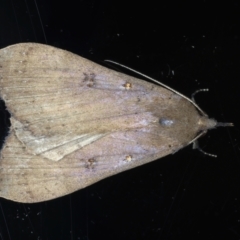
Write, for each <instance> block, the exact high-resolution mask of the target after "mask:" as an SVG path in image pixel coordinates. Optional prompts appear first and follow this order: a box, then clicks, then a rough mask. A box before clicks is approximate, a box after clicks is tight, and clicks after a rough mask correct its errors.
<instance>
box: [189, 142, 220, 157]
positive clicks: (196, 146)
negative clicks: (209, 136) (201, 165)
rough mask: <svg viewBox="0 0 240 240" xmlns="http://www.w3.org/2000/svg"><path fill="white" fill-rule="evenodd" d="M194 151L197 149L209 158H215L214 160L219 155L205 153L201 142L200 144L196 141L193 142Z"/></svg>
mask: <svg viewBox="0 0 240 240" xmlns="http://www.w3.org/2000/svg"><path fill="white" fill-rule="evenodd" d="M193 149H197V150H198V151H200V152H201V153H203V154H204V155H207V156H209V157H214V158H216V157H217V155H215V154H212V153H208V152H205V151H203V150H202V149H201V148H200V147H199V142H198V140H195V141H194V142H193Z"/></svg>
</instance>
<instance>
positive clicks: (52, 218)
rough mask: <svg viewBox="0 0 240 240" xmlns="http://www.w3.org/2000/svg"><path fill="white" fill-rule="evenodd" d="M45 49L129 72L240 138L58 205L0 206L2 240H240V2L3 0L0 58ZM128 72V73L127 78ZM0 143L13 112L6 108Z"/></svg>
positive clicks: (214, 140) (219, 138)
mask: <svg viewBox="0 0 240 240" xmlns="http://www.w3.org/2000/svg"><path fill="white" fill-rule="evenodd" d="M19 42H38V43H47V44H49V45H52V46H56V47H59V48H63V49H66V50H69V51H72V52H74V53H76V54H79V55H81V56H83V57H86V58H88V59H91V60H93V61H95V62H97V63H99V64H105V65H106V63H104V60H105V59H111V60H113V61H116V62H119V63H122V64H125V65H127V66H129V67H132V68H134V69H136V70H139V71H141V72H143V73H145V74H147V75H149V76H151V77H153V78H156V79H158V80H159V81H161V82H163V83H165V84H167V85H169V86H171V87H173V88H174V89H176V90H178V91H180V92H181V93H183V94H185V95H187V96H190V95H191V93H193V92H194V91H195V90H197V89H200V88H209V89H210V91H209V92H208V93H200V94H199V95H197V97H196V98H197V102H198V104H199V105H200V107H201V108H202V109H204V110H205V111H206V112H207V113H208V114H209V116H210V117H213V118H215V119H218V121H222V122H225V121H226V122H233V123H234V124H235V127H234V128H219V129H217V130H213V131H210V132H209V133H208V134H207V135H206V136H205V137H204V138H202V139H201V141H200V144H201V147H202V148H203V149H204V150H205V151H207V152H210V153H214V154H217V155H218V158H211V157H208V156H206V155H203V154H202V153H200V152H199V151H196V150H192V149H191V146H189V147H187V148H185V149H182V150H180V151H179V152H177V153H176V154H174V155H172V156H167V157H165V158H163V159H160V160H158V161H155V162H152V163H149V164H146V165H144V166H141V167H138V168H136V169H133V170H130V171H127V172H124V173H121V174H119V175H117V176H114V177H111V178H108V179H105V180H103V181H101V182H99V183H97V184H94V185H92V186H90V187H88V188H86V189H83V190H80V191H78V192H75V193H73V194H71V195H68V196H65V197H61V198H58V199H56V200H52V201H48V202H42V203H37V204H21V203H15V202H12V201H9V200H5V199H0V239H4V240H6V239H13V240H15V239H39V240H40V239H43V240H44V239H59V240H60V239H63V240H68V239H71V240H73V239H74V240H75V239H79V240H99V239H104V240H108V239H109V240H112V239H114V240H118V239H119V240H120V239H121V240H122V239H126V240H128V239H131V240H133V239H137V240H142V239H143V240H145V239H146V240H149V239H151V240H155V239H180V238H181V239H194V240H196V239H228V240H234V239H240V191H239V186H240V158H239V156H240V154H239V149H240V147H239V140H240V134H239V122H240V116H239V107H240V105H239V97H240V93H239V91H240V87H239V81H240V72H239V65H240V60H239V59H240V2H239V1H228V2H227V3H224V4H222V5H221V3H220V1H219V2H217V1H212V2H211V1H203V0H202V1H197V0H195V1H171V0H169V1H151V0H150V1H143V3H140V2H139V1H131V0H129V1H112V0H82V1H79V0H78V1H77V0H68V1H63V2H61V1H59V0H34V1H33V0H1V1H0V48H3V47H6V46H8V45H11V44H14V43H19ZM121 71H124V70H122V69H121ZM0 112H1V118H0V124H1V134H2V136H3V138H4V134H6V131H7V130H6V125H7V124H6V122H7V121H6V116H7V114H6V112H4V106H3V104H2V105H1V110H0Z"/></svg>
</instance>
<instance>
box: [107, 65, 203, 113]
mask: <svg viewBox="0 0 240 240" xmlns="http://www.w3.org/2000/svg"><path fill="white" fill-rule="evenodd" d="M105 62H110V63H113V64H115V65H117V66H120V67H123V68H125V69H127V70H129V71H132V72H134V73H137V74H139V75H140V76H142V77H145V78H147V79H149V80H151V81H152V82H155V83H157V84H158V85H160V86H162V87H164V88H166V89H168V90H170V91H172V92H174V93H176V94H178V95H179V96H181V97H183V98H185V99H186V100H188V101H189V102H191V103H192V104H193V105H194V106H195V107H196V108H197V109H198V110H199V111H200V112H201V113H202V115H204V116H206V117H207V114H206V113H205V112H204V111H203V110H202V109H201V108H200V107H199V106H198V105H197V104H196V103H195V102H194V101H193V100H191V99H190V98H188V97H186V96H184V95H183V94H181V93H180V92H178V91H176V90H174V89H172V88H171V87H169V86H167V85H165V84H164V83H161V82H159V81H158V80H156V79H154V78H151V77H149V76H147V75H145V74H143V73H141V72H139V71H136V70H134V69H132V68H130V67H127V66H125V65H123V64H120V63H117V62H114V61H112V60H105Z"/></svg>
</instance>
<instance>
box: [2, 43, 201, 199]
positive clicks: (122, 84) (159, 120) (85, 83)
mask: <svg viewBox="0 0 240 240" xmlns="http://www.w3.org/2000/svg"><path fill="white" fill-rule="evenodd" d="M0 95H1V98H2V99H3V100H4V101H5V103H6V106H7V108H8V110H9V112H10V113H11V124H12V126H11V129H10V132H9V136H8V137H7V138H6V140H5V144H4V147H3V149H2V151H1V160H0V161H1V162H0V176H1V178H0V196H2V197H4V198H7V199H11V200H14V201H19V202H39V201H44V200H49V199H53V198H56V197H59V196H63V195H66V194H68V193H71V192H73V191H76V190H78V189H81V188H84V187H86V186H88V185H90V184H92V183H94V182H97V181H99V180H101V179H103V178H106V177H108V176H111V175H113V174H117V173H119V172H122V171H125V170H128V169H130V168H133V167H136V166H139V165H142V164H144V163H147V162H150V161H153V160H155V159H157V158H160V157H163V156H165V155H167V154H170V153H173V152H175V151H177V150H178V149H180V148H182V147H184V146H185V145H187V144H188V143H189V142H190V141H191V140H192V139H193V138H194V137H195V136H196V134H197V132H198V131H199V129H198V126H197V122H198V121H199V114H198V112H197V111H196V109H195V108H194V106H192V104H191V103H189V102H188V101H187V100H185V99H183V98H182V97H180V96H178V95H176V94H174V93H172V92H171V91H168V90H166V89H164V88H162V87H159V86H156V85H154V84H150V83H148V82H145V81H143V80H138V79H136V78H133V77H130V76H127V75H125V74H121V73H118V72H115V71H112V70H109V69H107V68H104V67H102V66H100V65H97V64H95V63H93V62H91V61H88V60H86V59H84V58H82V57H79V56H77V55H75V54H72V53H70V52H67V51H64V50H60V49H57V48H54V47H50V46H46V45H41V44H35V43H25V44H24V43H23V44H16V45H13V46H10V47H7V48H4V49H1V50H0Z"/></svg>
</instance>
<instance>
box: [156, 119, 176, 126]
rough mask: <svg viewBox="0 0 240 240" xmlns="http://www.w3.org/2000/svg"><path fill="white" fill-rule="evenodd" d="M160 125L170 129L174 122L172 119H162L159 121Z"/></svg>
mask: <svg viewBox="0 0 240 240" xmlns="http://www.w3.org/2000/svg"><path fill="white" fill-rule="evenodd" d="M159 123H160V124H161V125H162V126H166V127H170V126H171V125H173V123H174V121H173V120H171V119H167V118H161V119H160V120H159Z"/></svg>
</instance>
